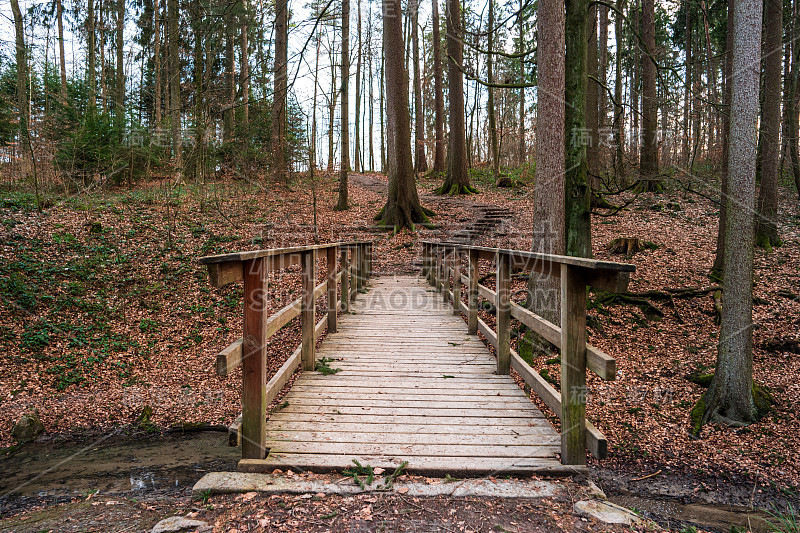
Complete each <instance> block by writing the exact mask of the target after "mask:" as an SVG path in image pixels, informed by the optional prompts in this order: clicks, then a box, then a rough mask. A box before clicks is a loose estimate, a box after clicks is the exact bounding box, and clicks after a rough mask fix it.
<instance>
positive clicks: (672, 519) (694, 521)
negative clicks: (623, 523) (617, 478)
mask: <svg viewBox="0 0 800 533" xmlns="http://www.w3.org/2000/svg"><path fill="white" fill-rule="evenodd" d="M609 500H611V501H612V502H614V503H616V504H617V505H621V506H623V507H627V508H628V509H633V510H635V511H636V512H637V513H639V514H640V515H642V516H644V517H646V518H650V519H651V520H654V521H655V522H658V523H659V524H661V525H662V526H666V527H669V528H670V529H673V528H674V529H681V528H682V527H683V526H686V525H693V526H695V527H697V528H700V529H704V530H710V531H720V532H725V533H728V532H729V531H731V526H735V527H737V528H746V531H752V532H754V533H761V532H768V531H772V530H771V529H770V527H769V524H767V523H766V522H765V520H766V519H769V518H770V517H769V515H768V514H766V513H764V512H762V511H753V510H750V509H748V508H746V507H739V506H735V505H718V504H705V503H689V504H683V503H680V502H677V501H674V500H667V499H658V498H652V497H642V496H634V495H616V496H609Z"/></svg>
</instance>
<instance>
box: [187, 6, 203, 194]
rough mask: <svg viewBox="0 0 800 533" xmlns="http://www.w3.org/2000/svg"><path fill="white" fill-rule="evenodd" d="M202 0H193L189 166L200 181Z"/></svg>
mask: <svg viewBox="0 0 800 533" xmlns="http://www.w3.org/2000/svg"><path fill="white" fill-rule="evenodd" d="M200 2H201V0H192V3H191V15H192V33H193V34H194V50H193V54H194V57H193V58H192V60H193V63H194V87H195V94H194V129H195V131H194V148H193V149H192V156H191V159H192V160H194V168H193V169H192V167H189V168H190V169H191V170H192V172H193V178H194V179H195V180H196V181H199V180H201V179H202V178H203V176H204V175H205V172H204V170H205V166H204V157H203V153H204V150H203V149H204V146H205V137H206V134H205V116H204V113H203V105H204V89H203V68H204V67H205V63H204V59H205V58H204V57H203V38H204V32H203V6H202V5H201V3H200ZM204 206H205V199H204V198H202V199H201V210H203V208H204Z"/></svg>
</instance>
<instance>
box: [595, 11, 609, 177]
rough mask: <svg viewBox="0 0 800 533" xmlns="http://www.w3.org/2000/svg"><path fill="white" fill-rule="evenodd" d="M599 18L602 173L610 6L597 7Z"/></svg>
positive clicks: (602, 165)
mask: <svg viewBox="0 0 800 533" xmlns="http://www.w3.org/2000/svg"><path fill="white" fill-rule="evenodd" d="M597 18H598V20H599V29H598V41H599V43H598V44H599V50H600V57H599V59H598V62H597V63H598V65H597V79H598V80H600V86H599V88H598V90H599V98H598V110H597V113H598V114H597V126H598V138H597V142H598V144H597V172H598V174H599V173H601V172H602V171H603V170H605V168H606V161H607V159H606V157H605V156H604V155H603V152H602V151H601V150H600V147H602V146H604V144H605V143H607V142H608V127H607V124H608V123H607V117H608V6H607V5H604V4H603V5H598V6H597Z"/></svg>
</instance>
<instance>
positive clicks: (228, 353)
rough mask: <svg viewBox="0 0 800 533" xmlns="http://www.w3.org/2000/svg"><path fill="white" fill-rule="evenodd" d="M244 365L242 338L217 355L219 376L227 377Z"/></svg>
mask: <svg viewBox="0 0 800 533" xmlns="http://www.w3.org/2000/svg"><path fill="white" fill-rule="evenodd" d="M240 364H242V338H241V337H240V338H238V339H236V340H235V341H233V343H232V344H231V345H230V346H228V347H227V348H225V349H224V350H222V351H221V352H219V353H218V354H217V364H216V368H217V375H218V376H227V375H228V374H230V373H231V372H232V371H233V369H234V368H236V367H237V366H239V365H240Z"/></svg>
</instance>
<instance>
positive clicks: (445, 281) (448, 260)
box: [442, 248, 453, 303]
mask: <svg viewBox="0 0 800 533" xmlns="http://www.w3.org/2000/svg"><path fill="white" fill-rule="evenodd" d="M452 262H453V256H452V252H450V251H449V250H448V249H447V248H445V249H444V255H443V256H442V264H443V265H444V275H443V276H442V301H443V302H445V303H447V302H448V300H449V299H450V265H451V264H452Z"/></svg>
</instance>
